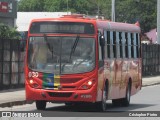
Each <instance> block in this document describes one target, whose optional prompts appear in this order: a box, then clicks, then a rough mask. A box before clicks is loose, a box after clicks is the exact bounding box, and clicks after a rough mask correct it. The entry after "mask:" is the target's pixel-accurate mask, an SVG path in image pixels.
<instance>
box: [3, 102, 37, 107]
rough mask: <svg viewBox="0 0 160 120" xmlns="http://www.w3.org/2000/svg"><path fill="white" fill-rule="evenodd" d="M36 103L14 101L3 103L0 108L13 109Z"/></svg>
mask: <svg viewBox="0 0 160 120" xmlns="http://www.w3.org/2000/svg"><path fill="white" fill-rule="evenodd" d="M33 102H34V101H26V100H22V101H13V102H7V103H1V104H0V107H2V108H4V107H13V106H18V105H25V104H32V103H33Z"/></svg>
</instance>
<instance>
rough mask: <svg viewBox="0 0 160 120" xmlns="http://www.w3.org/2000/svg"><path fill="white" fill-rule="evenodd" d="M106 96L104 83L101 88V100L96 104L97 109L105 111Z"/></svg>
mask: <svg viewBox="0 0 160 120" xmlns="http://www.w3.org/2000/svg"><path fill="white" fill-rule="evenodd" d="M107 97H108V91H107V88H106V85H105V86H104V88H103V95H102V101H100V102H97V103H96V106H97V108H98V110H99V111H103V112H104V111H106V101H107Z"/></svg>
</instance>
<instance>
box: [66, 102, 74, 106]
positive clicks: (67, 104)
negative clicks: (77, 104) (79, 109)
mask: <svg viewBox="0 0 160 120" xmlns="http://www.w3.org/2000/svg"><path fill="white" fill-rule="evenodd" d="M65 105H66V106H72V105H74V103H72V102H65Z"/></svg>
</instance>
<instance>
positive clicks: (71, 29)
mask: <svg viewBox="0 0 160 120" xmlns="http://www.w3.org/2000/svg"><path fill="white" fill-rule="evenodd" d="M30 33H31V34H34V33H36V34H41V33H70V34H94V33H95V30H94V26H93V24H91V23H80V22H33V23H32V24H31V28H30Z"/></svg>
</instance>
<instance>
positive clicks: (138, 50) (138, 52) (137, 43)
mask: <svg viewBox="0 0 160 120" xmlns="http://www.w3.org/2000/svg"><path fill="white" fill-rule="evenodd" d="M139 41H140V40H139V34H138V33H137V34H136V49H137V57H138V58H140V44H139Z"/></svg>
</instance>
